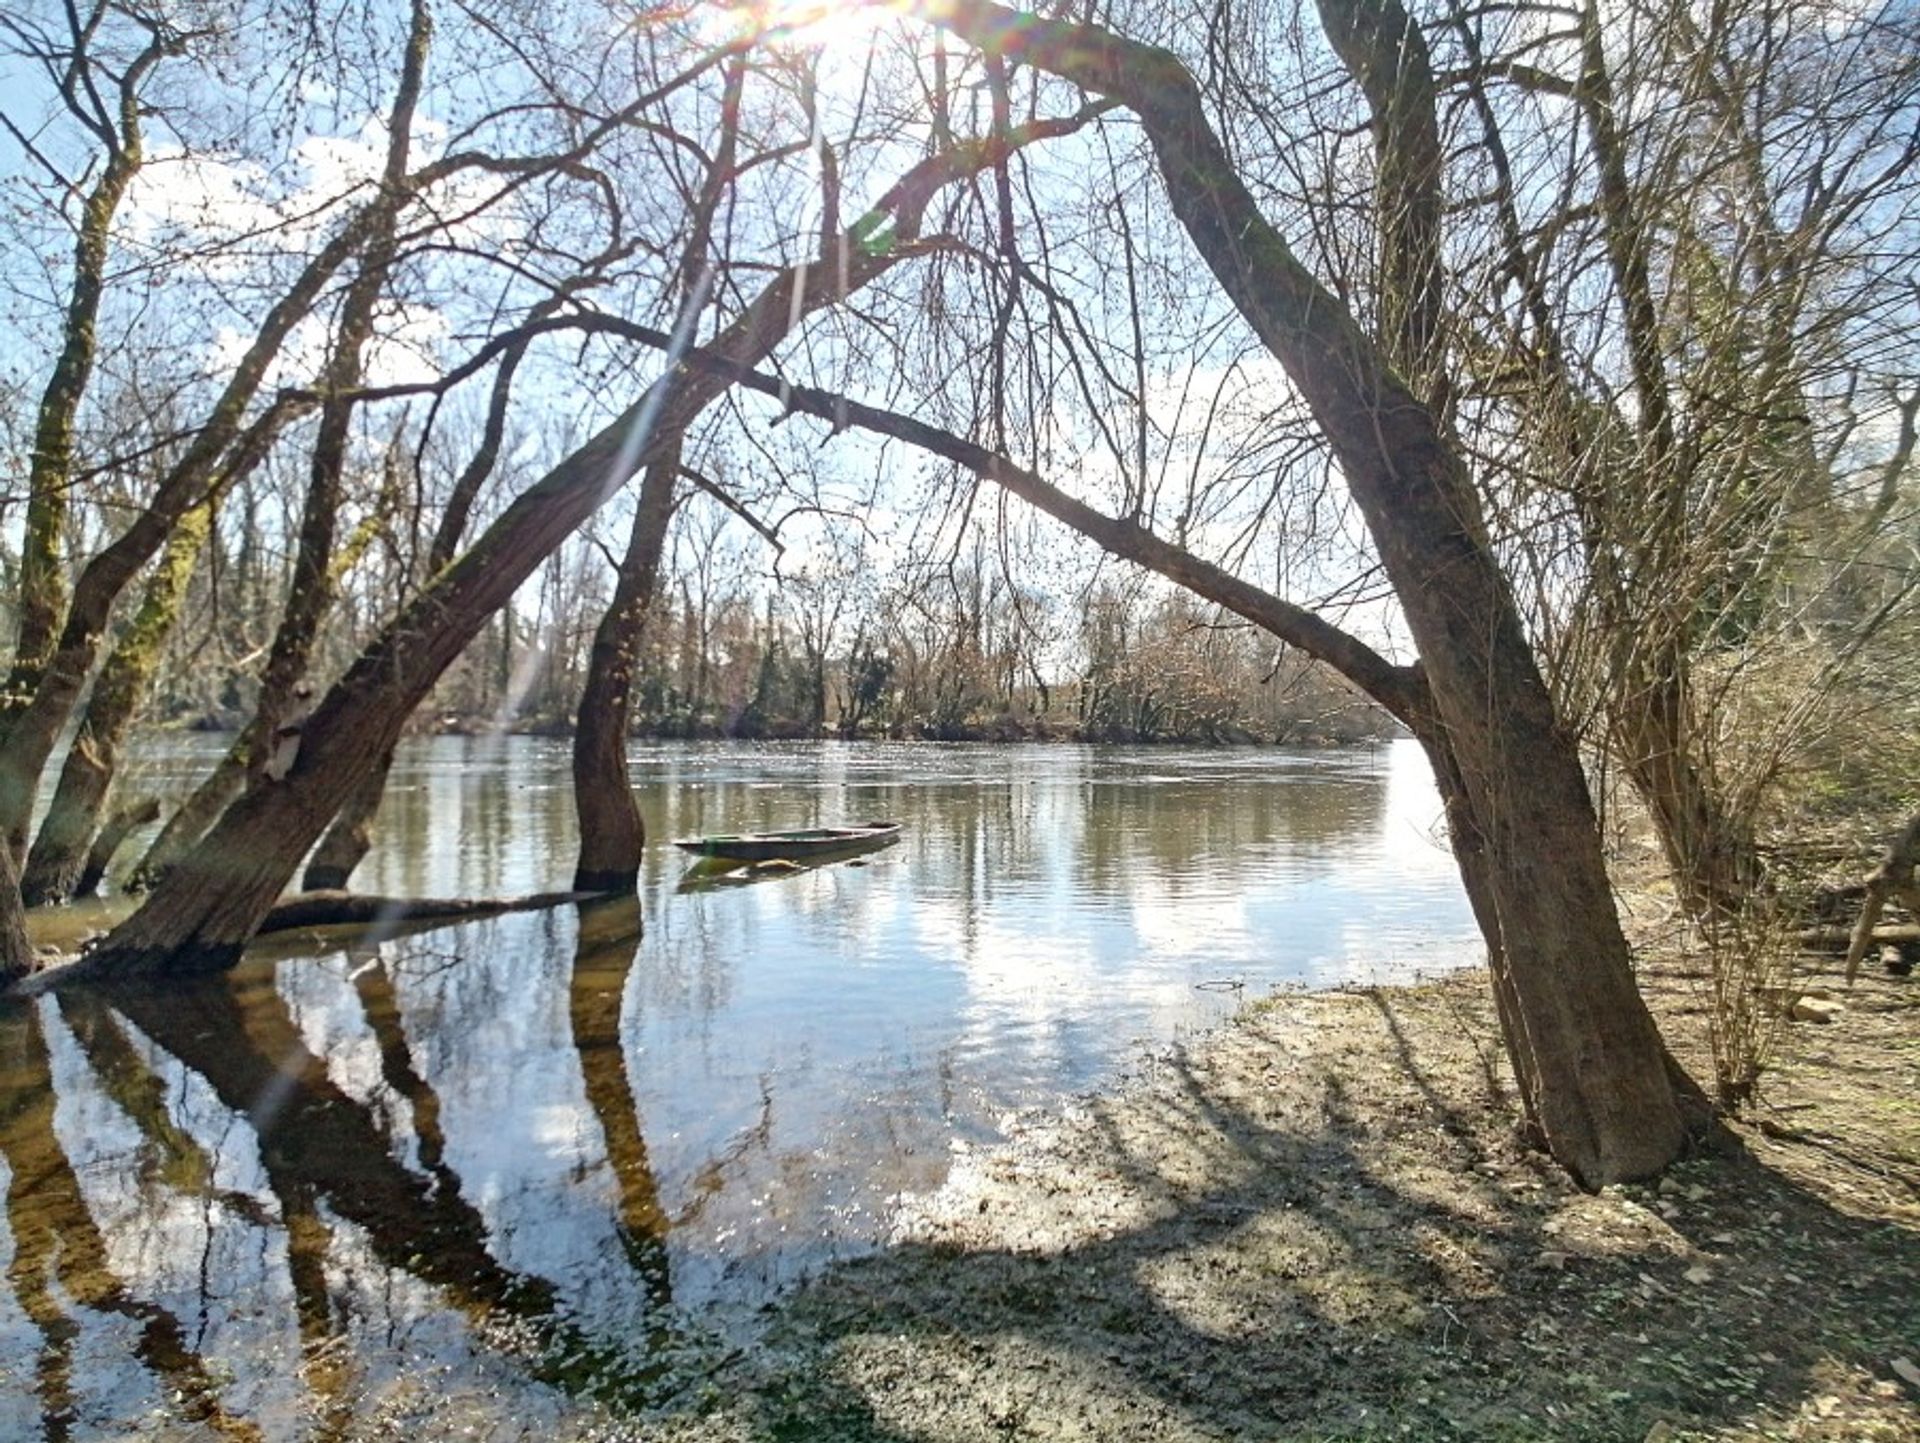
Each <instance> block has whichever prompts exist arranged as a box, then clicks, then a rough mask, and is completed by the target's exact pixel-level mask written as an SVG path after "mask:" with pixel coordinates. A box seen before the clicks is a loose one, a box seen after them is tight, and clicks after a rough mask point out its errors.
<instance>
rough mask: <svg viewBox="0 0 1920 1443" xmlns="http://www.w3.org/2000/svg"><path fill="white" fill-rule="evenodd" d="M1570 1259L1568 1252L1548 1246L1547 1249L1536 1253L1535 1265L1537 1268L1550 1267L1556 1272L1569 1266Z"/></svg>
mask: <svg viewBox="0 0 1920 1443" xmlns="http://www.w3.org/2000/svg"><path fill="white" fill-rule="evenodd" d="M1568 1261H1569V1257H1568V1255H1567V1254H1566V1253H1563V1252H1557V1251H1555V1250H1554V1249H1552V1248H1548V1249H1547V1250H1546V1251H1544V1252H1541V1253H1536V1254H1535V1255H1534V1259H1533V1265H1534V1266H1535V1267H1536V1268H1550V1269H1552V1270H1553V1271H1555V1272H1560V1271H1562V1270H1563V1269H1564V1268H1565V1267H1566V1266H1567V1263H1568Z"/></svg>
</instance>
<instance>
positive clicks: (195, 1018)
mask: <svg viewBox="0 0 1920 1443" xmlns="http://www.w3.org/2000/svg"><path fill="white" fill-rule="evenodd" d="M217 745H218V744H217V743H215V742H214V741H211V740H202V741H194V740H171V741H168V742H166V743H164V744H160V745H156V746H155V747H153V748H151V749H150V750H149V752H148V754H147V756H146V757H145V760H144V764H145V766H146V767H147V768H148V770H149V772H150V773H151V774H152V775H153V776H154V777H155V778H157V779H159V780H161V781H164V780H165V778H166V777H168V776H169V775H177V776H178V777H179V778H180V779H182V780H184V779H186V778H188V777H190V776H192V775H194V774H195V773H196V772H197V771H198V770H199V769H200V768H202V767H204V766H206V765H209V764H210V762H211V758H212V756H213V754H214V752H215V751H216V750H217ZM634 763H635V766H634V779H635V783H636V785H637V786H638V787H639V788H640V789H641V796H642V800H643V807H644V810H645V811H646V814H647V821H648V826H649V829H650V833H651V835H653V836H654V837H656V838H660V839H665V838H668V837H673V836H682V835H687V834H690V833H700V832H720V831H746V830H764V829H769V828H778V827H787V826H800V825H809V824H813V823H816V822H833V821H840V820H858V819H863V818H867V817H879V816H885V817H893V818H897V819H899V820H901V821H902V822H904V823H905V824H906V826H905V831H904V833H903V837H902V840H901V842H900V843H899V844H898V845H896V846H893V847H891V848H888V849H886V850H884V851H881V852H878V853H876V854H873V855H871V856H869V857H866V858H862V859H860V860H859V862H858V863H857V864H847V863H842V864H839V865H833V866H826V867H821V868H818V869H815V870H810V871H805V872H801V873H798V874H795V875H790V876H781V877H774V878H768V879H765V880H761V881H757V882H754V883H752V884H750V885H737V886H721V887H710V888H706V889H698V888H695V889H689V888H687V887H686V885H685V880H684V879H685V872H686V869H685V867H684V865H683V863H684V861H685V859H684V858H683V857H682V856H681V854H679V853H677V852H675V851H673V850H672V849H671V848H669V847H667V846H665V845H664V841H663V842H662V843H661V844H658V845H655V846H653V847H651V848H650V849H649V852H648V857H647V865H646V870H645V873H644V876H643V881H642V888H641V891H642V896H641V899H640V904H639V905H634V904H632V903H628V904H614V905H611V906H601V907H597V908H594V909H590V910H584V911H583V910H582V909H578V908H565V909H562V910H559V911H553V912H545V913H535V914H524V915H517V916H510V917H503V918H498V919H493V920H489V921H484V922H478V923H472V924H468V925H464V926H460V927H454V928H443V929H440V930H437V931H432V932H419V933H414V934H412V935H409V936H404V937H396V938H392V939H389V940H386V941H384V942H366V943H362V944H359V945H356V946H355V947H354V948H353V949H352V950H350V951H345V952H341V951H333V952H316V951H315V949H314V948H313V947H312V946H308V947H307V948H306V950H305V951H304V952H303V953H302V954H301V955H297V956H295V955H288V949H286V948H284V947H283V948H281V949H280V951H279V954H278V955H277V956H271V957H269V956H262V957H260V958H258V959H256V960H253V961H250V962H249V963H248V964H247V965H246V966H245V967H243V968H242V969H240V970H239V971H238V972H237V973H236V974H234V975H233V976H232V977H230V978H227V979H223V980H221V981H220V982H218V983H215V984H210V985H206V986H196V987H192V988H181V987H178V986H176V987H173V988H170V989H168V990H166V991H164V992H156V991H150V990H149V991H125V990H123V991H116V992H114V993H113V994H111V995H107V996H102V997H98V998H94V997H83V998H65V997H63V998H60V999H58V1000H54V999H43V1000H41V1001H40V1002H38V1003H37V1004H35V1005H34V1006H33V1007H31V1008H25V1009H21V1008H16V1009H12V1010H9V1011H0V1069H4V1072H3V1073H0V1146H3V1147H4V1158H3V1159H0V1161H3V1163H4V1172H5V1181H6V1188H7V1205H6V1217H5V1228H4V1236H0V1266H4V1269H5V1273H6V1278H7V1284H8V1286H6V1287H5V1288H4V1289H0V1438H7V1439H11V1438H15V1437H21V1438H29V1437H36V1436H47V1437H66V1436H73V1437H112V1436H119V1435H121V1434H123V1433H126V1432H129V1431H137V1430H146V1431H154V1430H161V1431H164V1429H165V1427H167V1426H170V1425H171V1426H181V1427H187V1428H190V1429H217V1430H219V1431H222V1432H236V1433H237V1434H238V1435H240V1436H248V1435H249V1434H254V1435H256V1436H258V1435H264V1436H267V1437H276V1438H277V1437H316V1438H317V1437H328V1436H337V1435H339V1434H340V1433H341V1432H342V1431H343V1430H346V1431H351V1430H352V1429H354V1428H358V1427H364V1426H366V1425H367V1424H368V1423H369V1421H370V1420H371V1419H373V1418H375V1417H376V1416H379V1417H383V1418H384V1417H388V1416H392V1417H405V1416H407V1414H408V1410H409V1409H414V1410H420V1409H424V1408H426V1407H427V1404H426V1403H425V1402H423V1401H422V1400H423V1399H425V1398H427V1397H429V1396H431V1397H432V1398H433V1399H435V1400H436V1401H434V1402H433V1404H432V1408H431V1412H432V1414H433V1416H434V1418H435V1419H436V1426H442V1425H444V1426H448V1427H449V1429H450V1431H451V1424H449V1419H450V1418H451V1419H453V1420H454V1421H455V1422H457V1421H458V1407H459V1406H463V1405H459V1401H458V1400H460V1399H463V1398H464V1399H467V1400H469V1401H468V1405H465V1406H471V1407H472V1408H473V1409H474V1410H475V1412H474V1417H476V1418H481V1419H482V1421H483V1422H484V1419H485V1417H488V1416H491V1417H494V1418H495V1419H496V1421H497V1418H498V1417H500V1416H506V1417H511V1418H513V1419H514V1420H516V1426H527V1427H532V1428H535V1429H536V1430H537V1428H538V1427H540V1426H542V1424H541V1420H542V1419H545V1418H549V1417H552V1416H557V1414H558V1413H559V1412H561V1411H563V1410H564V1409H565V1408H566V1407H568V1406H570V1400H572V1399H575V1398H577V1397H578V1396H580V1395H581V1394H583V1393H585V1394H591V1395H594V1396H597V1397H605V1396H638V1395H642V1394H644V1393H645V1391H646V1389H647V1388H648V1387H650V1386H656V1385H657V1386H666V1385H665V1384H661V1383H660V1382H659V1379H658V1374H659V1372H660V1367H659V1360H660V1359H661V1358H663V1357H666V1356H670V1355H671V1354H672V1353H673V1351H674V1349H675V1347H676V1346H677V1343H676V1340H678V1339H681V1338H684V1337H686V1336H688V1335H689V1334H694V1335H704V1334H706V1333H710V1332H711V1331H713V1330H714V1329H716V1328H728V1327H731V1328H735V1329H736V1330H737V1327H738V1319H739V1317H740V1316H742V1315H743V1314H744V1312H745V1311H746V1310H747V1309H749V1308H750V1307H751V1306H752V1305H754V1304H756V1303H758V1302H760V1301H762V1300H764V1299H765V1298H766V1297H767V1296H768V1295H769V1294H770V1292H771V1291H772V1290H773V1289H775V1288H777V1287H778V1286H780V1285H781V1284H783V1283H785V1282H788V1281H790V1280H792V1279H793V1278H795V1277H796V1276H798V1275H800V1274H801V1273H804V1272H805V1271H807V1270H808V1269H811V1268H814V1267H817V1266H818V1265H819V1264H820V1263H821V1262H823V1261H824V1260H826V1259H829V1258H832V1257H835V1256H841V1255H846V1254H849V1253H854V1252H858V1251H860V1250H863V1249H866V1248H870V1247H872V1246H873V1245H874V1244H875V1243H876V1241H877V1240H879V1239H880V1238H881V1237H882V1236H883V1234H884V1230H885V1226H886V1220H887V1215H888V1210H889V1201H890V1199H893V1198H895V1197H897V1196H899V1195H900V1194H902V1193H905V1192H912V1191H916V1190H921V1189H926V1188H931V1187H934V1186H937V1185H938V1184H939V1182H940V1181H941V1179H942V1178H943V1177H944V1175H945V1172H946V1169H947V1166H948V1162H949V1159H950V1158H951V1157H952V1156H953V1154H954V1152H955V1151H956V1149H959V1148H964V1147H968V1146H973V1145H978V1144H982V1143H986V1142H990V1141H992V1140H994V1139H995V1138H996V1137H999V1136H1001V1135H1003V1134H1004V1132H1005V1130H1006V1129H1007V1128H1009V1127H1010V1126H1012V1125H1014V1120H1015V1119H1016V1118H1017V1117H1018V1115H1019V1114H1020V1113H1021V1112H1022V1110H1025V1109H1033V1108H1048V1107H1052V1106H1057V1105H1058V1103H1059V1102H1060V1101H1061V1100H1062V1099H1063V1098H1065V1097H1067V1096H1070V1095H1072V1094H1075V1093H1078V1092H1083V1091H1085V1090H1088V1089H1091V1088H1097V1087H1101V1086H1106V1085H1111V1084H1112V1083H1113V1082H1114V1081H1115V1080H1116V1079H1117V1078H1119V1077H1121V1076H1123V1075H1124V1074H1126V1073H1127V1072H1129V1071H1130V1070H1133V1069H1135V1068H1136V1067H1138V1066H1139V1065H1140V1064H1141V1063H1142V1062H1143V1061H1144V1060H1146V1059H1148V1058H1150V1057H1151V1056H1152V1055H1154V1054H1155V1053H1156V1052H1159V1051H1164V1050H1165V1049H1166V1048H1167V1047H1168V1046H1170V1045H1172V1044H1174V1043H1176V1042H1178V1041H1179V1040H1181V1039H1183V1038H1185V1037H1187V1036H1189V1035H1191V1034H1192V1033H1194V1032H1196V1031H1198V1030H1200V1029H1203V1028H1205V1027H1206V1026H1208V1025H1209V1024H1211V1023H1213V1022H1216V1021H1218V1020H1219V1019H1220V1018H1221V1017H1222V1016H1223V1015H1224V1014H1225V1013H1226V1012H1228V1011H1230V1010H1231V1009H1232V1008H1233V1007H1234V1006H1235V1005H1236V1004H1237V1003H1238V1001H1239V1000H1240V999H1241V998H1242V997H1243V996H1248V995H1258V993H1260V992H1262V991H1264V990H1266V989H1267V988H1268V987H1269V986H1271V985H1273V984H1279V983H1304V984H1309V985H1314V984H1329V983H1335V982H1346V981H1353V980H1376V979H1377V980H1391V979H1394V978H1400V977H1405V976H1407V975H1410V974H1411V973H1412V972H1413V971H1414V970H1416V969H1425V970H1437V969H1439V968H1443V967H1449V966H1455V965H1460V964H1464V963H1468V962H1471V961H1474V960H1476V958H1477V943H1476V941H1475V934H1474V931H1473V927H1472V922H1471V918H1470V916H1469V914H1468V912H1467V909H1466V905H1465V902H1464V900H1463V899H1462V897H1461V895H1460V892H1459V888H1458V884H1457V882H1456V881H1455V878H1454V874H1453V869H1452V863H1451V861H1450V859H1449V858H1448V857H1447V855H1446V853H1445V851H1444V849H1443V848H1442V847H1441V846H1439V845H1438V844H1436V843H1435V841H1434V840H1433V827H1434V825H1435V821H1436V818H1437V815H1438V812H1439V805H1438V802H1437V799H1436V797H1435V795H1434V792H1433V788H1432V784H1431V781H1430V779H1429V777H1428V776H1427V774H1426V771H1425V767H1424V763H1423V761H1422V759H1421V757H1420V755H1419V753H1418V751H1417V749H1416V748H1414V747H1413V746H1412V745H1411V744H1405V743H1403V744H1398V745H1395V746H1391V747H1386V748H1381V749H1379V750H1376V751H1355V752H1311V753H1305V752H1283V751H1191V752H1189V751H1170V750H1163V749H1151V750H1147V749H1092V748H1079V747H1057V746H1050V747H984V746H982V747H965V746H961V747H930V746H911V747H908V746H884V745H837V744H825V745H811V744H806V745H778V746H742V745H735V744H714V745H710V746H702V745H680V744H660V745H642V746H637V747H636V750H635V753H634ZM568 785H569V784H568V779H567V757H566V751H565V747H564V744H562V743H550V742H544V741H538V740H530V739H508V740H504V741H503V740H489V739H461V738H439V739H435V740H432V741H424V742H421V743H418V744H417V745H415V746H414V747H413V748H412V749H411V750H410V751H408V752H406V753H405V754H403V759H402V763H401V765H400V766H399V767H398V768H397V769H396V772H395V775H394V782H393V787H392V789H391V791H390V793H389V797H388V802H387V807H386V810H385V811H383V813H382V816H381V823H382V840H381V844H380V847H379V849H378V850H377V851H376V852H375V853H374V855H373V856H371V857H370V858H369V859H368V861H367V863H366V865H365V866H364V867H363V869H362V871H361V872H360V873H359V874H357V875H356V878H355V882H356V885H357V886H358V887H360V888H362V889H365V890H372V891H380V892H391V893H410V894H443V895H468V894H479V893H489V892H522V891H538V890H546V889H551V888H553V887H556V886H564V885H565V882H566V879H567V877H568V876H569V875H570V873H571V867H572V858H573V850H574V832H573V814H572V808H571V802H570V794H569V790H568ZM643 915H644V919H645V925H644V928H642V925H641V918H642V916H643ZM69 925H71V923H69ZM449 1400H452V1401H449ZM476 1400H490V1401H488V1402H487V1403H486V1404H485V1406H483V1405H482V1402H481V1401H476ZM449 1409H453V1412H452V1413H449V1411H448V1410H449ZM489 1409H491V1410H492V1411H491V1413H489Z"/></svg>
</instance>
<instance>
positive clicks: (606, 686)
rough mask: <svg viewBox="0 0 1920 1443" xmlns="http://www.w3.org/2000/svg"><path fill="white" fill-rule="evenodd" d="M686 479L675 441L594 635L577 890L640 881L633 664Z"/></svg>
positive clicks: (576, 765) (577, 750)
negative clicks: (630, 757) (631, 734)
mask: <svg viewBox="0 0 1920 1443" xmlns="http://www.w3.org/2000/svg"><path fill="white" fill-rule="evenodd" d="M679 477H680V444H679V439H678V438H677V437H676V438H674V439H673V440H672V441H670V442H668V444H667V445H666V446H665V447H664V448H663V449H662V450H661V451H660V453H659V454H658V455H657V456H656V457H655V458H654V459H653V460H652V461H650V462H649V463H648V464H647V471H646V477H645V479H644V480H643V481H642V482H641V485H640V500H639V504H638V505H637V506H636V507H635V510H634V515H633V530H632V533H631V534H630V535H629V537H628V540H627V554H626V556H625V557H624V558H623V559H622V561H621V563H620V575H619V579H618V580H617V581H616V582H615V584H614V589H613V600H612V602H611V603H609V605H608V606H607V610H606V613H605V614H604V615H603V616H602V617H601V618H600V624H599V626H598V627H596V628H595V629H594V633H593V651H592V655H591V657H590V659H589V661H588V665H587V681H586V685H585V687H584V688H583V689H582V691H581V694H580V715H579V719H578V721H576V722H575V724H574V729H573V805H574V810H575V811H576V813H577V814H578V816H579V818H580V858H579V861H578V863H577V865H576V866H575V868H574V873H573V885H574V888H575V890H577V891H581V892H631V891H633V890H634V888H635V887H636V886H637V885H638V883H639V880H640V854H641V851H642V849H643V848H644V847H645V846H646V841H647V828H646V823H645V822H644V821H643V820H642V819H641V816H640V809H639V808H638V807H637V806H635V805H634V801H633V784H632V782H631V781H630V780H629V779H628V773H627V725H628V720H629V718H630V716H631V713H632V700H633V662H634V657H635V655H636V654H637V653H638V651H639V646H640V630H641V626H642V624H643V623H644V622H645V620H646V614H647V608H648V605H649V604H650V603H651V601H652V599H653V586H654V580H655V578H656V577H658V575H659V573H660V554H661V552H662V550H663V549H664V548H665V545H666V538H667V523H668V522H669V521H670V520H672V517H673V487H674V482H676V481H677V480H678V479H679Z"/></svg>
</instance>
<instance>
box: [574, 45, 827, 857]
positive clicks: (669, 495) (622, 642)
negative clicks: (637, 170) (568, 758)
mask: <svg viewBox="0 0 1920 1443" xmlns="http://www.w3.org/2000/svg"><path fill="white" fill-rule="evenodd" d="M746 73H747V70H746V58H745V57H744V56H740V57H736V58H735V60H734V61H733V63H732V64H731V65H730V66H729V67H728V70H727V80H726V90H725V93H724V95H723V96H722V98H721V104H720V141H719V144H718V145H716V146H715V147H714V156H713V161H712V163H711V165H710V166H709V167H708V169H707V174H706V178H705V180H704V181H703V182H702V184H701V188H700V194H699V196H698V197H697V198H696V199H695V201H694V204H693V208H692V214H691V215H690V216H689V218H688V219H689V222H690V223H689V225H688V227H687V232H688V234H687V243H686V245H685V247H684V248H683V250H682V252H681V258H680V273H679V280H678V299H679V301H680V303H681V304H682V305H689V304H691V305H693V306H695V307H696V308H697V307H698V306H700V305H701V304H702V303H703V302H704V295H703V294H702V291H703V289H704V287H703V284H702V283H701V282H700V281H698V279H697V277H698V276H699V275H700V272H701V268H702V267H703V266H704V265H705V263H706V259H707V251H708V247H709V246H710V245H711V243H712V239H713V216H714V211H715V210H716V209H717V207H718V206H719V204H720V200H721V198H722V197H723V196H724V195H725V194H726V188H727V186H728V185H729V184H731V183H732V181H733V179H734V161H735V158H736V153H737V150H738V142H739V136H740V97H741V94H742V92H743V90H744V87H745V84H746ZM836 204H837V197H831V196H830V197H829V198H828V214H829V216H832V217H833V219H832V220H830V221H829V223H828V231H827V233H826V234H824V235H822V236H821V249H822V250H823V251H827V252H829V253H830V252H831V251H832V249H833V247H834V244H835V242H836V241H837V240H838V239H839V237H838V236H837V235H836V234H834V232H835V231H836V230H837V229H838V218H837V215H836V214H835V209H834V207H835V205H836ZM681 451H682V437H680V436H679V435H673V436H667V437H663V438H662V442H661V445H660V446H659V448H658V450H657V452H656V454H655V455H654V457H653V458H652V459H651V460H650V461H649V462H648V463H647V468H646V472H645V476H644V478H643V479H642V481H641V483H640V497H639V500H638V502H637V503H636V504H635V507H634V513H633V528H632V530H631V531H630V532H629V534H628V537H627V553H626V556H625V557H624V558H623V559H622V560H621V562H620V573H619V576H618V578H617V579H616V580H615V582H614V588H613V599H612V600H611V601H610V602H609V603H608V605H607V609H606V611H605V612H604V613H603V614H602V615H601V617H600V623H599V625H598V626H596V627H595V628H594V633H593V649H592V652H591V653H590V655H589V658H588V664H587V678H586V682H585V684H584V686H583V687H582V688H581V694H580V708H579V712H578V714H577V719H576V721H575V723H574V729H573V805H574V810H575V812H576V814H577V815H578V817H579V821H580V856H579V859H578V861H577V862H576V863H575V866H574V873H573V885H574V888H575V889H576V890H577V891H582V892H632V891H633V890H634V889H635V888H636V887H637V886H638V884H639V880H640V854H641V852H642V850H643V849H644V848H645V846H646V842H647V824H646V821H645V819H644V818H642V817H641V815H640V808H639V806H638V804H637V803H635V801H634V799H633V783H632V781H631V779H630V778H629V775H628V772H627V728H628V726H629V725H630V722H631V718H632V711H633V667H634V661H635V658H636V657H637V656H638V654H639V650H640V630H641V627H642V625H643V624H644V623H645V621H646V617H647V611H648V608H649V607H650V606H651V605H652V602H653V588H654V583H655V581H656V580H657V578H658V577H659V574H660V555H661V552H662V551H663V550H664V549H665V546H666V540H667V526H668V523H669V522H671V521H672V519H673V488H674V484H675V483H676V482H677V481H678V480H679V479H680V458H681Z"/></svg>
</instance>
